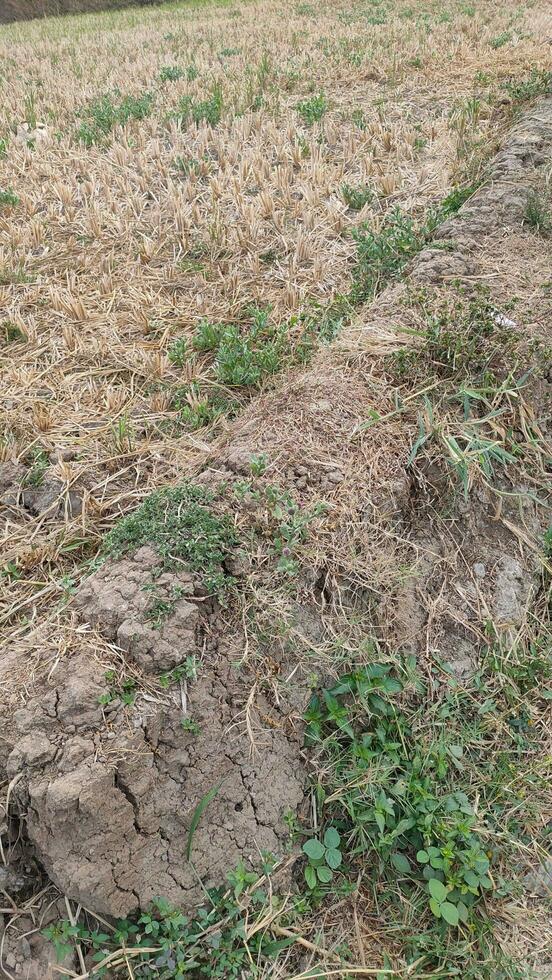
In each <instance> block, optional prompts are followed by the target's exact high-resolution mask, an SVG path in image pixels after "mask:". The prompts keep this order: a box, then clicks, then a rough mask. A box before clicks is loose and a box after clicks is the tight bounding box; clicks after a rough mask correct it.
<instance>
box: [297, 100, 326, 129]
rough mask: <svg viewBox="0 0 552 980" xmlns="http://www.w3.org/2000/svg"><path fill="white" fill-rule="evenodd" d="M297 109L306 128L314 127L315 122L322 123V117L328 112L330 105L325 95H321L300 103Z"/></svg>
mask: <svg viewBox="0 0 552 980" xmlns="http://www.w3.org/2000/svg"><path fill="white" fill-rule="evenodd" d="M296 108H297V112H298V113H299V115H300V116H301V119H302V120H303V122H304V123H305V126H312V125H314V123H315V122H320V120H321V119H322V116H323V115H324V114H325V113H326V112H327V109H328V103H327V101H326V97H325V95H323V94H322V93H320V94H319V95H313V96H312V97H311V98H310V99H304V100H303V101H302V102H299V103H298V104H297V107H296Z"/></svg>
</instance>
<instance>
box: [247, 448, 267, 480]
mask: <svg viewBox="0 0 552 980" xmlns="http://www.w3.org/2000/svg"><path fill="white" fill-rule="evenodd" d="M267 463H268V456H267V455H266V453H259V454H258V455H257V456H255V455H254V456H252V457H251V459H250V460H249V466H250V468H251V473H252V474H253V476H262V475H263V473H264V471H265V470H266V467H267Z"/></svg>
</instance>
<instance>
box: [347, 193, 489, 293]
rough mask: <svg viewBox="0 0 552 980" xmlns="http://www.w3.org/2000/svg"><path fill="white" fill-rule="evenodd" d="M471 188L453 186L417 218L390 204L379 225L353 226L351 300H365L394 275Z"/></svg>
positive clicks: (465, 196) (420, 247)
mask: <svg viewBox="0 0 552 980" xmlns="http://www.w3.org/2000/svg"><path fill="white" fill-rule="evenodd" d="M474 190H475V188H474V187H473V186H469V187H465V188H456V189H455V190H453V191H452V192H451V193H450V194H449V195H448V196H447V197H445V198H444V199H443V200H442V201H441V203H440V204H439V205H438V206H437V207H434V208H432V209H430V210H429V212H428V214H427V216H426V217H425V218H424V219H423V220H421V221H416V219H415V218H412V217H411V216H410V215H408V214H406V213H405V212H404V211H402V210H401V208H399V207H394V208H393V209H392V210H391V211H389V212H388V213H387V214H386V215H385V217H384V219H383V222H382V224H381V226H380V227H379V228H377V229H373V228H370V227H369V226H368V225H361V226H360V228H355V229H354V230H353V232H352V237H353V239H354V241H355V242H356V246H357V254H356V263H355V267H354V269H353V285H352V289H351V299H352V301H353V302H355V303H363V302H366V300H369V299H371V298H372V297H373V296H374V295H375V294H376V293H378V292H379V291H380V290H381V289H383V287H384V286H386V285H387V284H388V282H390V281H391V280H393V279H395V278H396V277H397V276H398V275H399V274H400V272H401V271H402V269H403V268H404V266H405V265H406V263H407V262H408V261H409V260H410V259H412V258H414V256H415V255H417V254H418V252H421V250H422V249H423V248H425V246H426V245H427V244H428V242H429V241H430V239H431V237H432V235H433V233H434V232H435V230H436V228H437V227H438V226H439V225H440V224H441V222H442V221H444V220H445V219H446V218H448V217H450V216H451V215H452V214H455V213H456V211H458V210H459V208H461V207H462V205H463V204H464V203H465V201H466V200H467V199H468V198H469V197H471V195H472V194H473V193H474Z"/></svg>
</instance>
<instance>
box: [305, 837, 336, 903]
mask: <svg viewBox="0 0 552 980" xmlns="http://www.w3.org/2000/svg"><path fill="white" fill-rule="evenodd" d="M340 848H341V837H340V836H339V834H338V832H337V830H336V829H335V827H328V828H327V830H326V832H325V834H324V837H323V839H322V840H319V838H318V837H311V838H310V840H308V841H306V842H305V843H304V844H303V853H304V854H305V855H306V856H307V858H308V864H307V866H306V867H305V881H306V882H307V885H308V886H309V888H310V889H315V888H316V887H317V885H318V884H319V883H320V884H321V885H328V884H329V883H330V882H331V880H332V878H333V874H334V871H336V870H337V868H339V866H340V864H341V861H342V854H341V849H340Z"/></svg>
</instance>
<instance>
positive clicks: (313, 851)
mask: <svg viewBox="0 0 552 980" xmlns="http://www.w3.org/2000/svg"><path fill="white" fill-rule="evenodd" d="M325 850H326V849H325V847H324V845H323V844H322V843H321V841H319V840H317V839H316V837H311V839H310V840H308V841H305V843H304V844H303V851H304V853H305V854H306V855H307V857H308V858H311V859H312V860H313V861H319V860H320V858H323V857H324V852H325Z"/></svg>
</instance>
